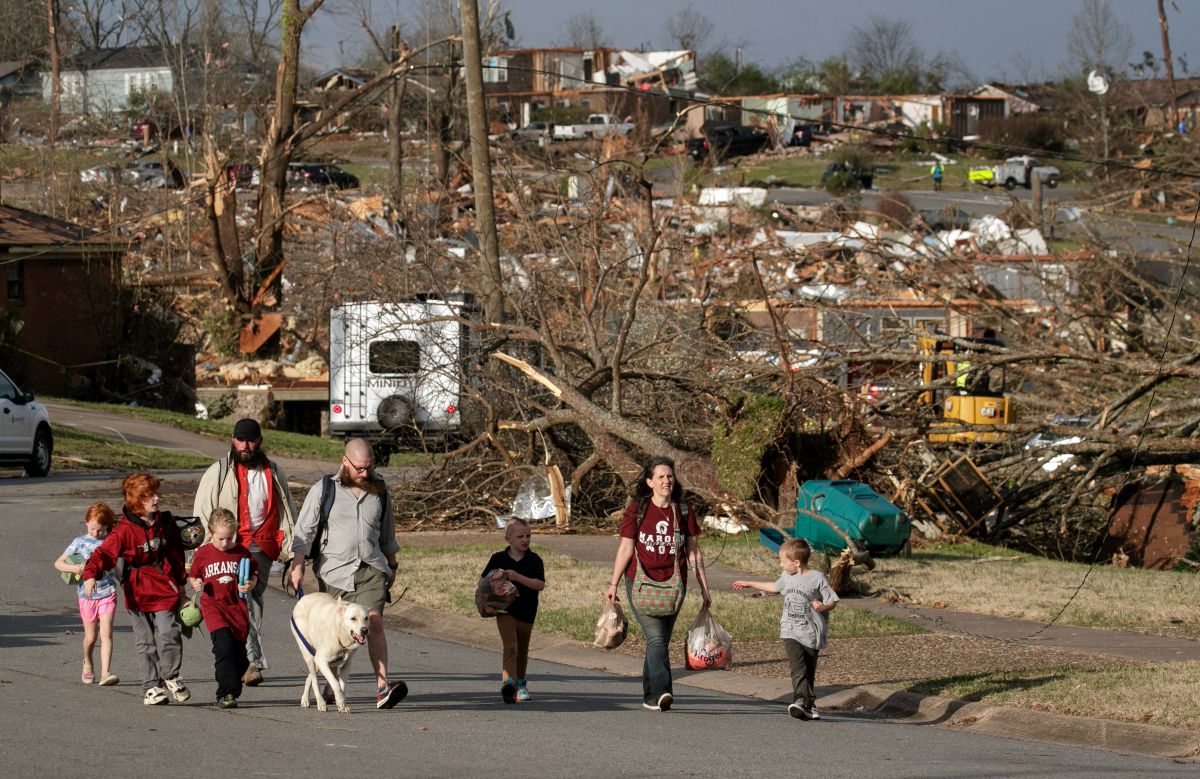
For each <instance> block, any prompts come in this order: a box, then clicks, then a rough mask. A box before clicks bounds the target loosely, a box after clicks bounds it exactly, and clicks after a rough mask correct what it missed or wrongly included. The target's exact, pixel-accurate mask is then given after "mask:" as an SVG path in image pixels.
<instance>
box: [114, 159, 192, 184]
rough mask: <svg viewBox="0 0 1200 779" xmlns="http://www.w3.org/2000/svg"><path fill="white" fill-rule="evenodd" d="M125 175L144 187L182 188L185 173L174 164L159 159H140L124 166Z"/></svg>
mask: <svg viewBox="0 0 1200 779" xmlns="http://www.w3.org/2000/svg"><path fill="white" fill-rule="evenodd" d="M123 172H124V174H125V176H126V177H127V178H128V179H129V180H130V181H132V182H133V183H134V184H136V185H137V186H139V187H141V188H142V189H166V188H170V189H182V188H183V173H182V172H180V170H179V168H177V167H175V165H174V164H172V163H170V162H168V163H167V164H165V165H164V164H163V163H162V162H161V161H159V160H138V161H136V162H131V163H129V164H128V165H126V166H125V168H124V171H123Z"/></svg>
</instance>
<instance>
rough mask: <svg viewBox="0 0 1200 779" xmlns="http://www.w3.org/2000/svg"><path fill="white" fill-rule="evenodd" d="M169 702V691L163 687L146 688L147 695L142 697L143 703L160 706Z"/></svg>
mask: <svg viewBox="0 0 1200 779" xmlns="http://www.w3.org/2000/svg"><path fill="white" fill-rule="evenodd" d="M166 702H167V691H166V690H164V689H163V688H161V687H151V688H150V689H149V690H146V695H145V697H143V698H142V703H144V704H145V705H147V706H159V705H161V704H163V703H166Z"/></svg>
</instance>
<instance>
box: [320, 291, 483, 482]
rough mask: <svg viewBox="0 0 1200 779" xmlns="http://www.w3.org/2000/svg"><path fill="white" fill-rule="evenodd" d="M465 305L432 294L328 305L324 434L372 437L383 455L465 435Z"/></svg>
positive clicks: (469, 335)
mask: <svg viewBox="0 0 1200 779" xmlns="http://www.w3.org/2000/svg"><path fill="white" fill-rule="evenodd" d="M470 310H472V307H471V303H470V301H469V300H465V299H459V300H442V299H439V298H432V297H429V298H426V297H419V298H417V299H414V300H410V301H405V302H399V303H383V302H376V301H371V302H358V303H346V304H344V305H341V306H337V307H336V308H333V309H331V310H330V312H329V432H330V433H331V434H333V435H334V436H337V437H345V438H356V437H362V438H367V439H370V440H371V441H372V442H373V443H375V445H376V450H377V453H378V454H379V456H380V458H381V459H383V458H384V457H386V454H387V453H389V452H391V451H392V450H394V449H395V448H397V447H398V446H399V445H401V444H402V443H404V442H405V441H411V440H413V439H416V438H428V437H433V438H449V437H453V436H456V435H459V434H460V433H464V432H465V431H466V428H468V427H469V426H470V421H471V420H470V417H471V413H470V410H469V409H470V405H471V404H470V399H469V397H468V393H467V392H466V386H465V384H464V377H465V375H466V372H465V370H464V367H465V365H464V364H465V361H466V360H467V359H469V356H470V354H471V353H472V352H473V349H472V348H471V343H472V341H471V339H472V331H471V330H470V329H469V328H468V327H466V326H465V325H464V324H462V322H461V321H460V318H461V317H465V316H467V315H468V314H469V312H470ZM464 405H466V406H467V409H464ZM464 417H466V420H465V421H464Z"/></svg>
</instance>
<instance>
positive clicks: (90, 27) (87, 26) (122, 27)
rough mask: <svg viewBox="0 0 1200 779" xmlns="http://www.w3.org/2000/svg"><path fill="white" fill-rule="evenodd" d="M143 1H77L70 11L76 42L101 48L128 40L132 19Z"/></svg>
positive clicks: (117, 44) (89, 46) (93, 47)
mask: <svg viewBox="0 0 1200 779" xmlns="http://www.w3.org/2000/svg"><path fill="white" fill-rule="evenodd" d="M143 4H144V3H143V2H140V1H139V0H76V2H73V3H72V4H71V8H70V10H69V13H70V15H71V17H72V18H73V19H74V22H75V23H74V27H75V29H76V32H77V34H78V35H79V44H80V45H81V46H83V47H84V48H88V49H104V48H109V47H112V46H120V45H121V44H123V43H126V42H127V38H128V36H129V32H130V28H131V27H132V26H133V23H134V18H135V17H136V16H137V15H138V14H139V13H140V11H141V7H142V5H143Z"/></svg>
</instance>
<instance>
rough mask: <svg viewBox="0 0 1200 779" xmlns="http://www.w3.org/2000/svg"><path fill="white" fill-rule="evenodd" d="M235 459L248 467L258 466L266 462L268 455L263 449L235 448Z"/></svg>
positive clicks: (239, 463)
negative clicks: (244, 449)
mask: <svg viewBox="0 0 1200 779" xmlns="http://www.w3.org/2000/svg"><path fill="white" fill-rule="evenodd" d="M233 459H234V460H236V461H237V463H238V465H244V466H246V467H247V468H257V467H258V466H260V465H265V464H266V462H267V455H266V454H265V453H264V452H263V450H262V449H255V450H253V451H236V450H235V451H234V453H233Z"/></svg>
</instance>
